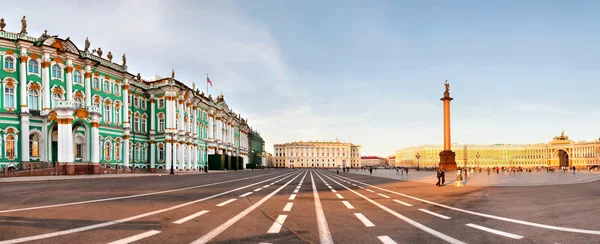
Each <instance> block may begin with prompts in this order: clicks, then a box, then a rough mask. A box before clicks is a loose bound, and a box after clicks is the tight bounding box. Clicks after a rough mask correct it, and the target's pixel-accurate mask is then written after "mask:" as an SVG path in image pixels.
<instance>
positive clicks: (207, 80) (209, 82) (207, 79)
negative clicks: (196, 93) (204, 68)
mask: <svg viewBox="0 0 600 244" xmlns="http://www.w3.org/2000/svg"><path fill="white" fill-rule="evenodd" d="M206 83H208V84H210V87H212V82H211V81H210V78H208V74H206Z"/></svg>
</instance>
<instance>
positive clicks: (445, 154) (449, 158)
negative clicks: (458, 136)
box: [440, 150, 456, 171]
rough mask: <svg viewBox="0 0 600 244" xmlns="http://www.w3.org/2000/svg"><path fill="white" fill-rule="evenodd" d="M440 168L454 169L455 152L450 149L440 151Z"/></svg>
mask: <svg viewBox="0 0 600 244" xmlns="http://www.w3.org/2000/svg"><path fill="white" fill-rule="evenodd" d="M440 168H441V169H444V170H445V171H456V153H455V152H453V151H452V150H444V151H441V152H440Z"/></svg>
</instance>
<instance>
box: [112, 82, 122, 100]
mask: <svg viewBox="0 0 600 244" xmlns="http://www.w3.org/2000/svg"><path fill="white" fill-rule="evenodd" d="M113 93H114V94H115V95H116V96H117V97H119V96H121V84H119V81H118V80H116V81H115V84H114V85H113Z"/></svg>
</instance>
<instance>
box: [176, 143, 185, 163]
mask: <svg viewBox="0 0 600 244" xmlns="http://www.w3.org/2000/svg"><path fill="white" fill-rule="evenodd" d="M178 145H179V148H176V149H177V165H178V166H179V170H182V169H183V166H184V162H183V149H184V147H183V146H184V144H181V143H179V142H178Z"/></svg>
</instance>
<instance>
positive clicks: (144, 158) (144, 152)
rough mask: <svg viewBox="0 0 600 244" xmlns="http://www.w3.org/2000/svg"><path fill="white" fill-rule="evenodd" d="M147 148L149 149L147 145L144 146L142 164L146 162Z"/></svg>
mask: <svg viewBox="0 0 600 244" xmlns="http://www.w3.org/2000/svg"><path fill="white" fill-rule="evenodd" d="M146 147H148V146H147V145H143V146H142V162H146V161H147V159H146Z"/></svg>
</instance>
